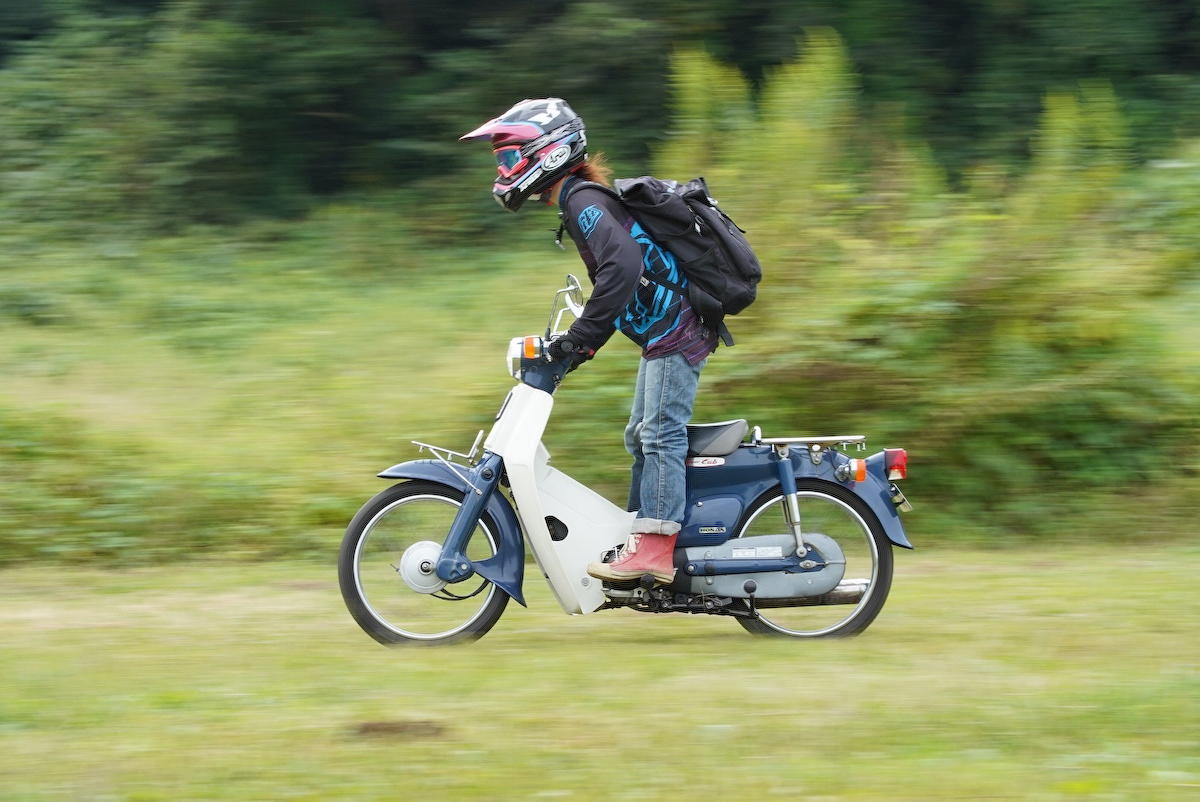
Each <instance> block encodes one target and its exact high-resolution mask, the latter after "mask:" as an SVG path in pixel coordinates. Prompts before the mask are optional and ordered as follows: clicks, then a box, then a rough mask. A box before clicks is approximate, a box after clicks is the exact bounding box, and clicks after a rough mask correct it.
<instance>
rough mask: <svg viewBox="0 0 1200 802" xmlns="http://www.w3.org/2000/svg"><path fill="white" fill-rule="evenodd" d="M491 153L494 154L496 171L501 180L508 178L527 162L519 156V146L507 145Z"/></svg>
mask: <svg viewBox="0 0 1200 802" xmlns="http://www.w3.org/2000/svg"><path fill="white" fill-rule="evenodd" d="M493 152H494V153H495V154H496V170H497V171H498V172H499V173H500V176H501V177H502V178H510V177H511V176H512V175H513V174H514V173H517V172H519V171H520V170H521V168H522V167H524V166H525V165H526V164H527V163H528V162H529V160H528V159H526V158H525V157H524V156H522V155H521V147H520V146H519V145H507V146H505V147H502V148H496V150H495V151H493Z"/></svg>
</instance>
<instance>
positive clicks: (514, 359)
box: [507, 337, 525, 381]
mask: <svg viewBox="0 0 1200 802" xmlns="http://www.w3.org/2000/svg"><path fill="white" fill-rule="evenodd" d="M524 339H525V338H524V337H513V338H512V339H511V340H509V341H508V357H507V360H508V372H509V374H510V375H511V376H512V377H513V378H514V379H516V380H517V381H520V380H521V342H522V341H523V340H524Z"/></svg>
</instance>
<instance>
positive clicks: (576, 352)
mask: <svg viewBox="0 0 1200 802" xmlns="http://www.w3.org/2000/svg"><path fill="white" fill-rule="evenodd" d="M595 355H596V349H594V348H588V347H586V346H582V345H576V344H575V343H574V342H573V341H572V340H571V339H570V338H568V337H566V336H560V337H555V338H554V339H552V340H551V341H550V342H549V343H547V344H546V357H547V358H548V359H549V360H550V361H551V362H560V361H562V360H570V362H571V367H570V368H569V369H568V372H570V371H571V370H574V369H575V368H577V367H578V366H579V364H580V363H581V362H586V361H587V360H589V359H591V358H592V357H594V356H595Z"/></svg>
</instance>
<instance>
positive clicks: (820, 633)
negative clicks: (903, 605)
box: [737, 479, 892, 638]
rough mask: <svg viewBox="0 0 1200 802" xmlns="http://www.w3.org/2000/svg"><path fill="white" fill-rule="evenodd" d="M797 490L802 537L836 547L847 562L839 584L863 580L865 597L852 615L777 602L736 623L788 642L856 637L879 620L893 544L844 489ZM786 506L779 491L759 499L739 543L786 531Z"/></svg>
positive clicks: (812, 486) (835, 607)
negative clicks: (817, 537)
mask: <svg viewBox="0 0 1200 802" xmlns="http://www.w3.org/2000/svg"><path fill="white" fill-rule="evenodd" d="M796 490H797V492H798V494H799V501H800V523H801V526H802V527H803V529H804V531H809V532H820V533H821V534H824V535H827V536H829V537H832V538H834V540H836V541H838V546H839V547H840V548H842V549H843V551H844V552H845V557H846V573H845V575H844V577H843V580H842V581H843V583H845V582H847V580H848V579H857V580H860V581H861V580H866V585H865V589H864V592H863V594H862V596H861V597H860V598H859V599H858V600H857V602H856V603H855V604H854V607H853V608H851V609H846V608H847V607H848V605H844V604H829V605H809V604H795V605H791V606H788V605H787V604H786V603H784V602H781V601H770V600H762V601H759V602H757V603H756V604H755V607H754V609H755V612H756V613H757V616H756V617H753V618H742V617H739V618H738V619H737V621H738V623H739V624H741V625H742V627H744V628H745V629H746V630H747V631H748V632H751V633H753V634H755V635H771V636H775V637H788V638H839V637H840V638H844V637H849V636H852V635H857V634H859V633H860V632H862V631H863V630H864V629H866V628H867V627H868V626H870V624H871V622H872V621H874V620H875V617H876V616H878V615H879V612H880V610H882V609H883V604H884V602H885V601H887V596H888V592H889V591H890V590H891V586H892V544H891V541H889V540H888V538H887V535H886V534H885V533H884V531H883V525H882V524H880V522H879V518H878V517H877V516H876V515H875V513H874V512H872V510H871V508H870V507H868V506H867V504H866V503H865V502H863V500H862V499H860V498H859V497H858V496H856V495H855V494H854V493H852V492H851V491H849V490H847V489H846V488H844V487H841V486H840V485H835V484H832V483H830V482H824V481H820V480H816V479H798V480H797V481H796ZM784 503H785V502H784V498H783V493H782V491H781V490H780V489H779V488H776V489H774V490H771V491H768V492H767V493H765V494H763V495H762V496H760V497H759V498H758V499H757V500H756V501H755V502H754V504H752V505H751V506H750V508H749V510H747V512H746V514H745V515H744V516H743V519H742V521H741V523H740V524H739V526H738V533H737V537H748V536H752V535H757V534H778V533H779V532H786V531H788V528H787V524H786V518H785V516H784ZM859 574H865V576H860V575H859ZM747 606H749V605H747Z"/></svg>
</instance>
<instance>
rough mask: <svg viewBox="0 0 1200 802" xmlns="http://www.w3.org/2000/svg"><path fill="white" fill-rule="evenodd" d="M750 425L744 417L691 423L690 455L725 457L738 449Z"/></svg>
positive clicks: (688, 430)
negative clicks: (714, 421) (715, 421)
mask: <svg viewBox="0 0 1200 802" xmlns="http://www.w3.org/2000/svg"><path fill="white" fill-rule="evenodd" d="M749 428H750V425H749V424H747V423H746V421H745V420H744V419H738V420H726V421H721V422H720V423H689V424H688V427H687V435H688V452H687V453H688V456H689V457H723V456H725V455H726V454H732V453H733V452H734V451H736V450H737V447H738V446H739V445H740V444H741V442H742V440H744V439H745V437H746V431H747V430H748V429H749Z"/></svg>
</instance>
